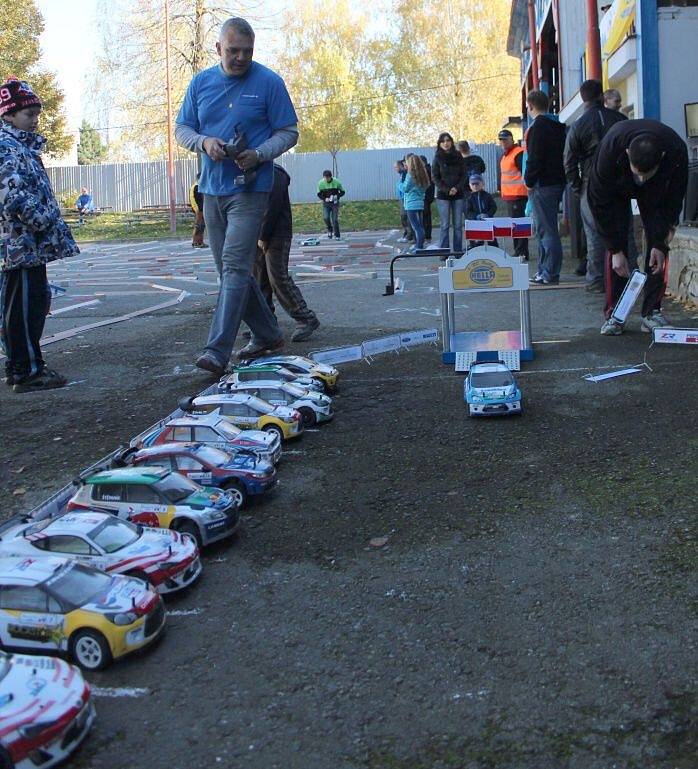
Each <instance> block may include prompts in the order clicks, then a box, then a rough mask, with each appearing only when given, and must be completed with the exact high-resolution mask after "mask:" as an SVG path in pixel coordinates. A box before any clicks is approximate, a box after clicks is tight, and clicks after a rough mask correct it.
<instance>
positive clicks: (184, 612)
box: [167, 609, 203, 617]
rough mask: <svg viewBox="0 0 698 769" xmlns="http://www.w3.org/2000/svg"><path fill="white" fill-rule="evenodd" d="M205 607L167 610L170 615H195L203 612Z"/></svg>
mask: <svg viewBox="0 0 698 769" xmlns="http://www.w3.org/2000/svg"><path fill="white" fill-rule="evenodd" d="M202 611H203V609H175V610H174V611H173V610H172V609H170V610H169V611H168V612H167V616H168V617H193V616H196V615H197V614H201V612H202Z"/></svg>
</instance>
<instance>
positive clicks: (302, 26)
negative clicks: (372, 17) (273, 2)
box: [279, 0, 394, 158]
mask: <svg viewBox="0 0 698 769" xmlns="http://www.w3.org/2000/svg"><path fill="white" fill-rule="evenodd" d="M356 5H357V4H356V3H352V4H350V3H349V1H348V0H335V2H333V3H332V7H331V11H330V12H328V6H327V3H326V2H323V0H296V2H294V3H293V4H292V5H291V7H290V8H289V12H288V15H287V21H286V24H285V25H284V31H283V32H284V53H283V54H282V55H281V57H280V59H279V71H280V72H281V73H282V74H283V77H284V79H285V81H286V85H287V86H288V88H289V92H290V94H291V98H292V99H293V101H294V104H295V105H296V109H297V111H298V114H299V125H300V141H299V144H298V150H299V151H300V152H312V151H327V152H330V153H331V154H332V157H333V158H336V155H337V153H338V152H339V151H340V150H348V149H357V148H362V147H366V146H367V144H368V142H369V141H370V140H372V139H374V138H375V137H377V136H379V135H380V133H381V131H382V130H383V129H384V128H385V126H386V125H387V123H388V121H389V119H390V117H391V116H392V113H393V110H394V102H393V99H392V95H391V94H387V96H386V92H385V84H386V82H387V81H388V79H389V77H390V71H389V69H388V67H387V56H386V53H387V47H386V46H387V41H386V40H385V39H380V38H377V37H371V36H370V35H369V34H368V33H367V32H366V29H367V26H368V18H367V16H366V14H365V13H363V12H361V11H359V10H357V9H356Z"/></svg>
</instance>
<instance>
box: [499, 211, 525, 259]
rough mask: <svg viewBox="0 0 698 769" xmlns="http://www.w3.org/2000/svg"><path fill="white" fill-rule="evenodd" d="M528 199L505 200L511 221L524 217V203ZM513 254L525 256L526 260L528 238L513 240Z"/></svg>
mask: <svg viewBox="0 0 698 769" xmlns="http://www.w3.org/2000/svg"><path fill="white" fill-rule="evenodd" d="M527 201H528V198H514V200H505V201H504V202H505V203H506V204H507V213H508V214H509V216H510V217H511V218H512V219H520V218H521V217H523V216H526V202H527ZM514 254H515V255H516V256H525V257H526V259H528V238H514Z"/></svg>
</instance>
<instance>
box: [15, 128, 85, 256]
mask: <svg viewBox="0 0 698 769" xmlns="http://www.w3.org/2000/svg"><path fill="white" fill-rule="evenodd" d="M45 143H46V139H44V137H43V136H40V135H39V134H35V133H30V132H28V131H20V130H19V129H18V128H15V127H14V126H12V125H10V124H9V123H5V122H2V121H0V258H1V259H2V269H3V270H14V269H17V268H19V267H38V266H40V265H42V264H46V263H47V262H52V261H54V260H55V259H65V258H66V257H68V256H74V255H75V254H79V253H80V249H79V248H78V247H77V245H76V243H75V241H74V240H73V236H72V234H71V232H70V229H69V228H68V225H67V224H66V223H65V222H64V221H63V219H62V218H61V212H60V210H59V208H58V203H57V202H56V198H55V196H54V194H53V190H52V189H51V183H50V182H49V179H48V176H47V175H46V171H45V170H44V165H43V163H42V162H41V156H40V154H39V153H40V152H41V150H42V149H43V147H44V144H45Z"/></svg>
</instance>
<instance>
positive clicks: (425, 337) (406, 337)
mask: <svg viewBox="0 0 698 769" xmlns="http://www.w3.org/2000/svg"><path fill="white" fill-rule="evenodd" d="M438 341H439V332H438V330H437V329H435V328H424V329H421V330H420V331H408V332H407V333H405V334H400V346H401V347H414V346H415V345H418V344H429V343H430V342H438Z"/></svg>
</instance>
